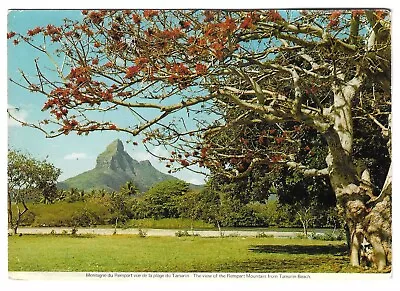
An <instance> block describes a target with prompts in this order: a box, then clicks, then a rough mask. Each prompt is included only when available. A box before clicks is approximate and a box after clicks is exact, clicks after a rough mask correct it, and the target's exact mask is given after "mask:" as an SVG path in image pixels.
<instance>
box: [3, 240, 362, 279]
mask: <svg viewBox="0 0 400 291" xmlns="http://www.w3.org/2000/svg"><path fill="white" fill-rule="evenodd" d="M8 243H9V245H8V251H9V252H8V261H9V271H74V272H84V271H100V272H102V271H104V272H113V271H119V272H151V271H153V272H195V271H196V272H200V271H204V272H240V273H243V272H358V271H360V270H359V269H354V268H351V267H349V266H348V257H347V255H346V247H345V246H344V244H343V242H326V241H315V240H301V239H278V238H275V239H274V238H241V237H225V238H201V237H180V238H178V237H145V238H141V237H139V236H128V235H114V236H84V235H81V236H79V235H78V236H67V235H24V236H21V237H19V236H11V237H9V240H8Z"/></svg>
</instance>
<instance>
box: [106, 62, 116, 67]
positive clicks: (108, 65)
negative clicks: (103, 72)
mask: <svg viewBox="0 0 400 291" xmlns="http://www.w3.org/2000/svg"><path fill="white" fill-rule="evenodd" d="M104 66H106V67H107V68H112V67H113V66H114V64H113V63H112V62H107V63H105V64H104Z"/></svg>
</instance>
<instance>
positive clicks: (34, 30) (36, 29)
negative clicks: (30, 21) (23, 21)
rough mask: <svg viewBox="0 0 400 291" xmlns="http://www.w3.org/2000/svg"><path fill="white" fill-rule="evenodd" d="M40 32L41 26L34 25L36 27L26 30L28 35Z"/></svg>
mask: <svg viewBox="0 0 400 291" xmlns="http://www.w3.org/2000/svg"><path fill="white" fill-rule="evenodd" d="M40 32H42V28H41V27H36V28H34V29H30V30H28V33H27V34H28V35H29V36H34V35H36V34H38V33H40Z"/></svg>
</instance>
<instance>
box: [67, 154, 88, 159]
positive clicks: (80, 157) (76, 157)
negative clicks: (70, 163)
mask: <svg viewBox="0 0 400 291" xmlns="http://www.w3.org/2000/svg"><path fill="white" fill-rule="evenodd" d="M88 158H89V157H88V155H87V154H86V153H71V154H68V155H66V156H64V160H79V159H81V160H82V159H88Z"/></svg>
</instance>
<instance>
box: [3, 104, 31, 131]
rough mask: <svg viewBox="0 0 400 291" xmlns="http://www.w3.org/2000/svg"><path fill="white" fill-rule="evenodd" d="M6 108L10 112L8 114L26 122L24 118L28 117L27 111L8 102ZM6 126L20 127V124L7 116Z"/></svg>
mask: <svg viewBox="0 0 400 291" xmlns="http://www.w3.org/2000/svg"><path fill="white" fill-rule="evenodd" d="M7 110H8V111H9V112H10V114H11V115H12V116H14V117H15V118H16V119H18V120H19V121H21V122H27V121H26V119H27V117H28V112H27V111H26V110H24V109H21V108H18V107H15V106H13V105H10V104H8V105H7ZM8 126H9V127H21V126H22V125H21V123H19V122H18V121H16V120H14V119H12V118H11V117H8Z"/></svg>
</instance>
